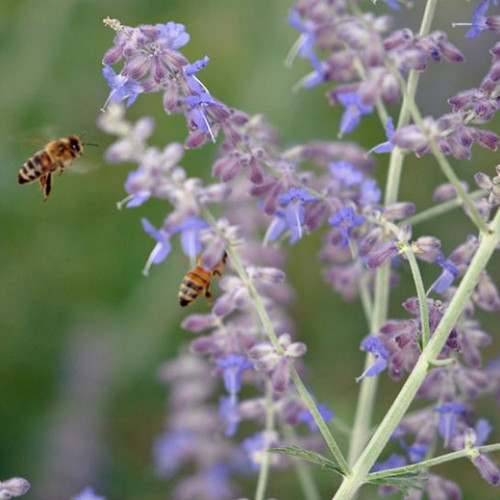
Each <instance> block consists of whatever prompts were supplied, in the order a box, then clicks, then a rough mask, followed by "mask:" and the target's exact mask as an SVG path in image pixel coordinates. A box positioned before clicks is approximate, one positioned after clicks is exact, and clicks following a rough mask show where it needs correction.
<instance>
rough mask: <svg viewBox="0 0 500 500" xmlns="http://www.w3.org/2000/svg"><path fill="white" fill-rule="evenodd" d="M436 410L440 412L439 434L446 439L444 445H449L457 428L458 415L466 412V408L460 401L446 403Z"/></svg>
mask: <svg viewBox="0 0 500 500" xmlns="http://www.w3.org/2000/svg"><path fill="white" fill-rule="evenodd" d="M434 411H436V412H437V413H439V422H438V430H439V434H440V436H441V437H442V438H443V440H444V445H445V446H448V444H449V443H450V440H451V438H452V437H453V434H454V433H455V430H456V428H457V424H458V417H459V416H460V415H463V414H464V413H466V409H465V408H464V407H463V406H462V405H460V404H458V403H444V404H442V405H441V406H440V407H439V408H435V409H434Z"/></svg>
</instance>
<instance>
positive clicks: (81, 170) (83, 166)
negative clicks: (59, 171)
mask: <svg viewBox="0 0 500 500" xmlns="http://www.w3.org/2000/svg"><path fill="white" fill-rule="evenodd" d="M97 168H98V167H97V165H96V164H95V163H88V162H85V161H82V160H81V159H80V158H79V159H78V160H77V161H75V162H74V163H72V164H70V165H68V166H67V167H66V168H65V171H68V172H71V173H72V174H87V173H89V172H92V171H93V170H97Z"/></svg>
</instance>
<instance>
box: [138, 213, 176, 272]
mask: <svg viewBox="0 0 500 500" xmlns="http://www.w3.org/2000/svg"><path fill="white" fill-rule="evenodd" d="M142 227H143V228H144V231H146V233H148V234H149V235H150V236H152V237H153V238H154V239H155V240H156V245H155V247H154V248H153V251H152V252H151V253H150V254H149V257H148V260H147V262H146V265H145V267H144V271H143V273H144V274H145V275H146V276H147V275H148V274H149V269H150V267H151V266H152V265H153V264H160V263H161V262H163V261H164V260H165V259H166V258H167V257H168V254H169V253H170V250H172V245H171V244H170V234H169V233H167V231H165V230H164V229H159V230H158V229H156V228H155V227H154V226H153V225H152V224H151V222H149V221H148V220H147V219H142Z"/></svg>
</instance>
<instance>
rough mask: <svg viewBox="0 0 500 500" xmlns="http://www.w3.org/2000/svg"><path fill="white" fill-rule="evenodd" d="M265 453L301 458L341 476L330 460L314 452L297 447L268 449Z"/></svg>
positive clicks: (337, 467) (339, 470)
mask: <svg viewBox="0 0 500 500" xmlns="http://www.w3.org/2000/svg"><path fill="white" fill-rule="evenodd" d="M267 451H269V452H271V453H281V454H282V455H289V456H291V457H294V458H301V459H302V460H306V461H307V462H310V463H312V464H315V465H319V466H320V467H321V468H322V469H327V470H330V471H333V472H335V473H337V474H340V475H341V476H343V475H344V474H343V473H342V470H341V469H340V467H339V466H338V465H337V464H336V463H335V462H333V461H332V460H330V459H328V458H326V457H324V456H323V455H321V454H320V453H317V452H315V451H309V450H304V449H303V448H299V447H298V446H284V447H283V448H269V449H268V450H267Z"/></svg>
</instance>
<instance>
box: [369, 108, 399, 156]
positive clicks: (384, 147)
mask: <svg viewBox="0 0 500 500" xmlns="http://www.w3.org/2000/svg"><path fill="white" fill-rule="evenodd" d="M394 130H395V129H394V122H393V120H392V116H389V118H388V119H387V124H386V126H385V135H386V137H387V141H386V142H383V143H382V144H379V145H378V146H377V147H376V148H375V149H374V150H373V152H374V153H376V154H381V153H390V152H391V151H392V150H393V149H394V143H393V142H392V139H393V136H394Z"/></svg>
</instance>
